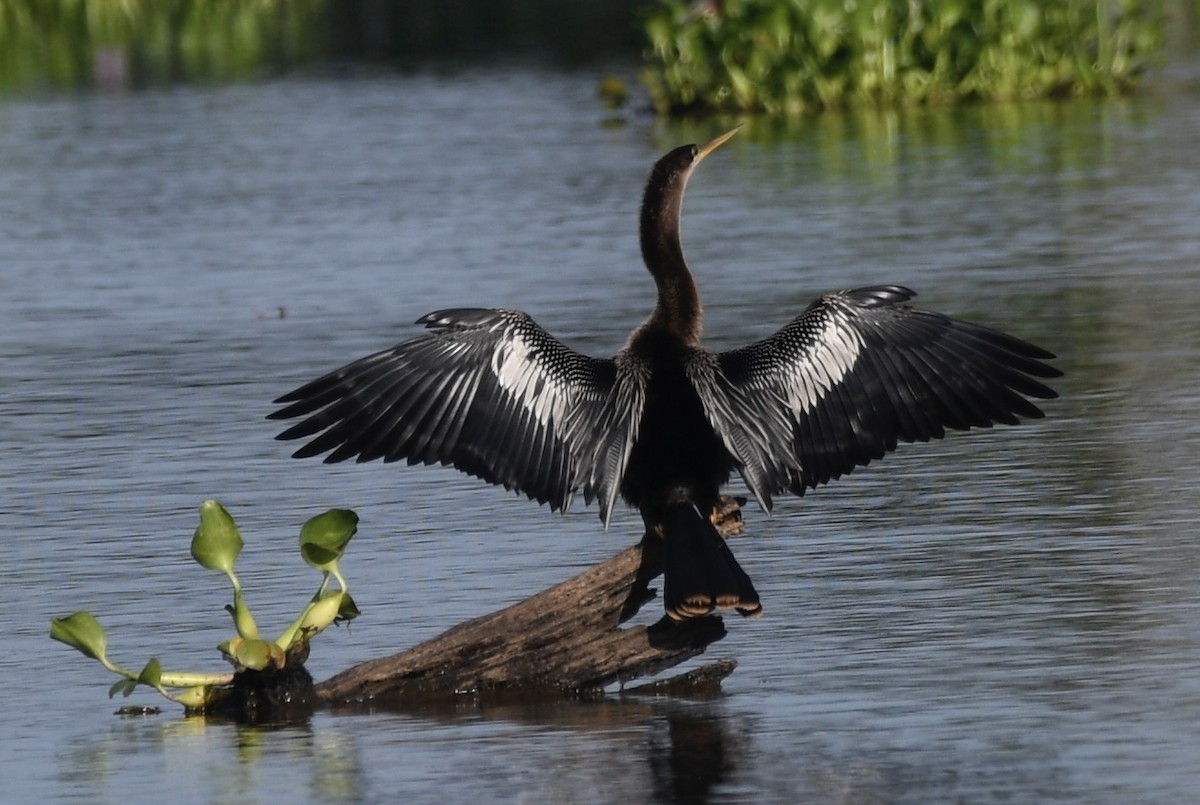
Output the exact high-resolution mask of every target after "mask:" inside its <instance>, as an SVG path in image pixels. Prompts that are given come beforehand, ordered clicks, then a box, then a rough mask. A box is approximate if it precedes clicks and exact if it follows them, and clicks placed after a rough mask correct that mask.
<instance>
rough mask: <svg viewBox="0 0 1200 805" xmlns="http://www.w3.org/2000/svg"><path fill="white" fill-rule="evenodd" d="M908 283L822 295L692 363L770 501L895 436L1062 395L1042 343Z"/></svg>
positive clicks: (1012, 417)
mask: <svg viewBox="0 0 1200 805" xmlns="http://www.w3.org/2000/svg"><path fill="white" fill-rule="evenodd" d="M914 295H915V294H914V293H913V292H912V291H910V290H909V289H907V288H902V287H900V286H895V285H881V286H873V287H869V288H859V289H857V290H852V291H841V292H839V293H834V294H829V295H827V296H823V297H821V298H820V299H818V300H817V301H815V302H814V303H813V304H812V305H810V306H809V307H808V309H807V310H805V311H804V312H803V313H801V314H800V315H799V316H797V317H796V318H795V319H793V320H792V321H791V322H790V323H789V324H787V325H786V326H785V327H783V328H782V329H781V330H779V331H778V332H776V333H775V334H774V335H771V336H769V337H767V338H765V339H763V340H761V341H758V342H756V343H754V344H751V345H750V346H747V347H744V348H742V349H736V350H732V351H729V352H724V353H720V354H713V353H710V352H698V353H696V355H695V356H694V357H693V359H692V361H691V364H690V365H689V368H688V372H689V376H690V377H691V379H692V382H693V384H694V385H695V387H696V390H697V393H698V394H699V395H700V398H701V400H702V401H703V404H704V407H705V411H706V413H707V415H708V418H709V421H710V422H711V423H712V425H713V428H714V429H715V430H716V431H717V433H719V434H720V435H721V438H722V439H723V440H724V442H725V446H726V448H727V449H728V450H729V452H730V453H731V454H732V455H733V456H734V458H735V460H736V461H737V464H738V469H739V471H740V472H741V474H742V477H743V478H744V479H745V481H746V483H747V484H748V485H749V487H750V489H751V490H752V491H753V492H754V494H755V496H756V497H757V498H758V500H759V502H760V504H762V506H763V507H764V508H765V509H767V510H769V509H770V507H771V496H772V495H773V494H775V493H777V492H781V491H784V490H790V491H792V492H794V493H796V494H798V495H802V494H804V491H805V490H806V489H808V488H811V487H814V486H817V485H818V484H822V483H825V482H827V481H829V480H831V479H833V478H837V477H839V476H841V475H844V474H845V473H848V472H850V471H851V470H853V469H854V468H855V467H856V466H862V465H865V464H867V463H869V462H870V461H872V460H873V459H877V458H881V457H882V456H883V455H884V454H885V453H887V452H889V451H891V450H894V449H896V445H897V442H899V441H903V442H913V441H927V440H929V439H937V438H941V437H942V436H943V435H944V433H945V429H946V428H952V429H958V430H965V429H968V428H972V427H990V426H991V425H993V424H997V423H1003V424H1010V425H1011V424H1016V423H1017V420H1018V417H1027V418H1037V417H1040V416H1042V412H1041V410H1040V409H1039V408H1038V407H1037V406H1036V405H1034V404H1033V403H1032V402H1030V401H1029V399H1027V398H1030V397H1033V398H1050V397H1055V396H1057V395H1056V394H1055V393H1054V391H1053V390H1051V389H1050V388H1048V387H1047V386H1045V385H1044V384H1042V383H1040V382H1039V381H1038V380H1036V379H1034V378H1047V377H1057V376H1059V375H1060V374H1061V372H1059V371H1058V370H1057V369H1055V368H1053V367H1051V366H1049V365H1047V364H1045V363H1043V362H1042V361H1043V360H1045V359H1047V358H1052V357H1054V356H1053V355H1052V354H1051V353H1049V352H1046V351H1045V350H1043V349H1040V348H1039V347H1036V346H1034V345H1032V344H1029V343H1026V342H1025V341H1022V340H1020V339H1018V338H1014V337H1012V336H1009V335H1006V334H1004V333H1000V332H997V331H995V330H991V329H989V328H986V327H982V326H980V325H976V324H971V323H969V322H964V321H960V320H957V319H952V318H949V317H947V316H943V315H941V314H938V313H931V312H928V311H922V310H915V309H913V308H911V307H910V306H908V305H907V304H905V303H907V302H908V300H909V299H910V298H912V297H913V296H914Z"/></svg>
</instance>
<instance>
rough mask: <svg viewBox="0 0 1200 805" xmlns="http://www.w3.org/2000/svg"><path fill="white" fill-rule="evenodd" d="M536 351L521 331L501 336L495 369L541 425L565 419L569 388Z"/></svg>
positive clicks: (499, 379) (501, 384)
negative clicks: (548, 369)
mask: <svg viewBox="0 0 1200 805" xmlns="http://www.w3.org/2000/svg"><path fill="white" fill-rule="evenodd" d="M535 357H536V353H535V352H534V350H533V348H532V347H531V345H530V344H529V342H528V341H526V340H525V338H524V336H523V334H522V333H520V332H513V334H512V338H510V339H508V340H500V341H498V342H497V343H496V349H495V351H494V352H493V353H492V371H493V372H495V374H496V380H497V381H498V382H499V384H500V387H501V388H503V389H504V390H505V391H507V392H508V393H509V394H511V395H512V396H513V397H514V398H515V399H516V400H517V402H518V403H519V404H520V406H521V407H522V408H524V409H525V410H526V411H528V412H529V413H530V414H531V415H532V416H533V418H534V419H536V420H537V421H538V423H539V424H540V425H543V426H545V425H550V424H551V423H552V422H555V421H557V422H562V421H563V417H564V416H565V415H566V410H567V389H565V388H562V387H561V385H560V383H559V381H558V378H557V377H555V376H553V375H552V374H550V373H547V372H546V371H545V370H544V368H543V367H541V366H539V365H538V363H537V361H536V360H535Z"/></svg>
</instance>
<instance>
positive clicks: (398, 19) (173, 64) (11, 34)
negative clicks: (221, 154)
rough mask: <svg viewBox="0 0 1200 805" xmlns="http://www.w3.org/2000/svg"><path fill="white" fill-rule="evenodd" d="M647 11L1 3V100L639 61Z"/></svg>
mask: <svg viewBox="0 0 1200 805" xmlns="http://www.w3.org/2000/svg"><path fill="white" fill-rule="evenodd" d="M644 2H645V0H610V1H609V2H603V3H597V2H595V1H594V0H508V1H507V2H502V1H501V0H395V1H394V2H392V1H390V0H0V91H14V90H30V89H35V90H36V89H74V88H79V87H89V86H102V87H113V88H116V87H143V86H153V85H160V84H170V83H175V82H181V81H230V80H245V79H253V78H258V77H261V76H264V75H272V74H279V73H283V72H286V71H288V70H291V69H294V68H295V67H297V66H299V65H305V64H311V63H313V62H315V61H320V60H330V59H332V60H341V61H374V62H388V63H394V64H402V65H403V64H411V63H419V62H426V61H431V60H439V59H456V60H464V59H477V58H486V57H492V56H497V55H508V54H522V55H525V54H530V55H534V56H538V55H544V56H545V57H546V58H547V59H549V60H553V61H555V62H557V63H568V64H570V63H581V62H595V61H598V60H603V59H613V58H619V59H621V60H624V61H627V62H632V61H633V60H634V59H636V56H637V53H638V50H639V48H640V47H641V45H642V39H641V32H640V30H639V29H638V26H637V24H636V15H635V9H636V8H637V7H638V6H639V5H641V4H643V3H644Z"/></svg>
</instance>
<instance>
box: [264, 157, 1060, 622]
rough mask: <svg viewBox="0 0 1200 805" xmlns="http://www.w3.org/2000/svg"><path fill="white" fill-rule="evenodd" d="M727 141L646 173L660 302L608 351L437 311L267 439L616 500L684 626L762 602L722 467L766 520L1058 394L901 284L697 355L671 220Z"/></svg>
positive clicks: (646, 238) (557, 503) (1008, 339)
mask: <svg viewBox="0 0 1200 805" xmlns="http://www.w3.org/2000/svg"><path fill="white" fill-rule="evenodd" d="M728 136H729V135H726V136H725V137H723V138H718V140H715V141H714V142H713V143H711V144H709V146H706V147H705V148H704V149H697V148H696V147H695V146H684V147H682V148H677V149H675V150H674V151H672V152H670V153H669V154H667V155H666V156H665V157H663V158H662V159H661V160H659V162H658V163H657V164H656V165H655V167H654V170H653V171H652V173H651V178H650V181H649V183H648V185H647V188H646V193H645V197H644V200H643V205H642V213H641V242H642V252H643V256H644V258H645V261H646V265H647V268H648V269H649V270H650V272H651V274H652V275H653V276H654V279H655V282H656V285H657V288H658V299H657V304H656V306H655V308H654V311H653V312H652V313H651V314H650V316H649V318H648V319H647V320H646V321H645V322H644V323H643V324H642V325H641V326H640V327H638V328H637V329H636V330H634V332H633V333H632V334H631V335H630V338H629V341H628V342H627V343H626V345H625V346H624V347H623V348H622V349H621V350H620V351H619V352H618V353H617V354H616V355H615V356H614V357H612V358H593V357H590V356H586V355H583V354H580V353H578V352H576V351H574V350H572V349H570V348H568V347H567V346H565V345H564V344H562V343H561V342H560V341H559V340H557V339H556V338H554V337H553V336H552V335H550V334H549V333H548V332H546V331H545V330H544V329H542V328H541V327H540V326H538V325H537V324H536V323H535V322H534V321H533V320H532V319H531V318H530V317H529V316H528V315H526V314H524V313H521V312H517V311H509V310H483V309H455V310H442V311H437V312H434V313H430V314H429V315H427V316H425V317H423V318H422V319H420V320H419V321H418V324H423V325H425V326H426V327H427V328H429V330H430V332H428V333H426V334H425V335H422V336H419V337H417V338H413V339H411V340H409V341H405V342H403V343H401V344H398V345H396V346H394V347H392V348H391V349H388V350H384V351H383V352H379V353H376V354H375V355H371V356H368V357H366V358H362V359H360V360H358V361H355V362H353V363H351V364H349V365H347V366H345V367H343V368H341V369H338V370H336V371H334V372H331V373H330V374H328V375H325V376H324V377H322V378H319V379H317V380H315V381H313V382H311V383H309V384H307V385H305V386H303V387H301V388H299V389H297V390H296V391H294V392H292V393H290V394H288V395H285V396H284V397H281V398H280V399H279V400H278V401H277V402H280V403H285V404H286V407H284V408H282V409H281V410H279V411H277V412H275V413H274V414H272V417H273V418H281V419H282V418H293V417H304V419H302V421H301V422H300V423H299V424H297V425H295V426H293V427H291V428H289V429H288V430H287V431H285V432H284V433H282V434H281V435H280V438H282V439H297V438H307V437H313V438H312V440H311V441H310V442H309V443H308V444H306V445H305V446H304V447H302V448H301V449H300V450H298V451H297V452H296V454H295V455H296V456H298V457H303V456H311V455H319V454H321V453H328V455H327V456H326V458H325V460H326V461H327V462H334V461H342V460H345V459H349V458H355V459H357V460H358V461H370V460H373V459H383V460H384V461H396V460H400V459H404V460H406V461H408V463H410V464H414V463H426V464H432V463H442V464H448V465H452V466H454V467H456V468H458V469H459V470H462V471H463V472H466V473H469V474H472V475H476V476H478V477H480V478H483V479H484V480H486V481H489V482H491V483H494V484H500V485H503V486H505V487H506V488H509V489H514V490H517V491H519V492H522V493H524V494H526V495H528V496H529V497H530V498H532V499H534V500H537V501H539V502H542V503H549V504H550V506H551V507H552V508H554V509H556V510H564V509H566V508H567V507H568V506H569V505H570V503H571V501H572V499H573V498H574V497H575V496H576V494H577V493H578V492H582V493H583V496H584V498H585V500H586V501H587V502H588V503H591V502H593V501H596V502H598V504H599V508H600V516H601V518H602V519H603V520H604V522H605V523H606V524H607V523H608V522H609V519H610V517H611V514H612V510H613V508H614V506H615V503H616V500H617V498H618V497H621V498H623V499H624V500H625V501H626V502H627V503H629V504H630V505H631V506H633V507H634V508H636V509H638V510H639V511H640V512H641V514H642V517H643V519H644V520H645V523H646V526H647V533H648V534H657V535H658V536H661V537H663V538H664V539H665V540H666V542H667V553H668V558H667V561H666V575H667V583H666V585H665V587H666V590H665V598H666V604H667V610H668V614H671V615H673V616H674V617H677V618H680V617H688V616H692V615H698V614H703V613H705V612H707V611H711V610H712V609H713V608H716V607H724V606H732V607H736V608H738V609H739V610H741V611H743V612H744V613H747V614H753V613H756V612H757V611H759V609H760V607H759V606H758V596H757V593H756V592H755V591H754V589H753V585H752V584H751V583H750V580H749V578H748V577H746V575H745V573H744V572H743V571H742V570H741V568H740V567H739V566H738V565H737V562H736V560H734V559H733V556H732V554H731V553H729V552H728V548H727V547H725V546H724V543H722V542H720V538H719V536H717V535H716V531H715V529H713V530H711V534H710V533H709V530H710V529H712V526H711V524H709V523H708V522H707V519H704V518H706V517H707V515H708V514H709V513H710V512H711V511H712V510H713V508H714V507H715V506H716V504H717V499H718V496H719V493H720V490H721V487H722V486H723V485H724V484H725V483H726V482H727V481H728V480H729V478H730V476H731V475H732V474H733V473H735V472H736V473H739V474H740V475H741V477H742V478H743V479H744V480H745V482H746V484H747V486H748V487H749V488H750V490H751V491H752V492H753V494H754V495H755V497H756V498H757V499H758V501H759V502H760V504H761V505H762V506H763V507H764V508H765V509H767V510H770V508H771V506H772V502H773V498H774V496H775V495H777V494H780V493H782V492H785V491H790V492H793V493H795V494H804V492H805V491H806V490H807V489H809V488H812V487H815V486H817V485H819V484H822V483H825V482H827V481H830V480H832V479H834V478H838V477H840V476H841V475H844V474H846V473H848V472H850V471H851V470H853V469H854V468H855V467H857V466H861V465H865V464H867V463H868V462H870V461H872V460H874V459H878V458H881V457H882V456H883V455H884V454H886V453H887V452H889V451H891V450H894V449H895V448H896V446H897V444H898V443H899V442H912V441H926V440H929V439H933V438H940V437H941V436H942V435H943V434H944V432H945V429H946V428H953V429H967V428H972V427H989V426H991V425H992V424H995V423H1003V424H1015V423H1016V422H1017V420H1018V417H1027V418H1036V417H1040V416H1041V415H1042V412H1041V411H1040V410H1039V409H1038V408H1037V407H1036V406H1035V405H1033V404H1032V403H1031V402H1029V400H1028V399H1027V398H1029V397H1034V398H1050V397H1054V396H1055V394H1054V392H1053V391H1052V390H1051V389H1049V388H1048V387H1046V386H1045V385H1044V384H1042V383H1041V382H1039V381H1038V380H1037V379H1035V378H1048V377H1054V376H1057V375H1058V374H1059V372H1058V371H1057V370H1055V369H1053V368H1052V367H1050V366H1048V365H1047V364H1045V363H1043V362H1042V361H1044V360H1046V359H1049V358H1052V357H1053V355H1052V354H1050V353H1049V352H1046V351H1045V350H1042V349H1040V348H1038V347H1035V346H1033V345H1031V344H1029V343H1026V342H1024V341H1022V340H1020V339H1017V338H1014V337H1012V336H1009V335H1005V334H1003V333H1000V332H997V331H995V330H991V329H988V328H985V327H982V326H979V325H975V324H970V323H967V322H963V321H959V320H955V319H951V318H948V317H946V316H943V315H941V314H937V313H931V312H927V311H920V310H915V309H913V308H911V307H910V306H909V305H908V304H907V303H908V302H909V300H910V299H911V298H912V297H913V296H914V294H913V292H912V291H910V290H908V289H906V288H902V287H900V286H891V285H886V286H874V287H869V288H860V289H856V290H848V291H841V292H838V293H834V294H829V295H826V296H823V297H821V298H819V299H818V300H816V301H815V302H813V303H812V304H811V305H810V306H809V307H808V308H807V309H806V310H805V311H804V312H802V313H801V314H800V315H799V316H797V317H796V318H795V319H793V320H792V321H791V322H790V323H788V324H787V325H785V326H784V327H783V328H782V329H780V330H779V331H777V332H776V333H774V334H773V335H771V336H768V337H767V338H764V339H762V340H761V341H758V342H756V343H754V344H750V345H748V346H745V347H742V348H740V349H735V350H731V351H727V352H721V353H714V352H710V351H708V350H706V349H704V348H703V347H702V346H701V343H700V322H701V305H700V297H699V292H698V291H697V289H696V286H695V283H694V282H693V280H692V277H691V273H690V271H689V270H688V268H687V264H686V262H685V261H684V258H683V251H682V247H681V245H680V238H679V218H680V216H679V213H680V206H681V201H682V197H683V190H684V187H685V186H686V183H687V180H688V178H689V176H690V175H691V172H692V170H693V169H694V167H695V165H696V164H698V163H699V161H700V160H701V159H702V158H703V157H704V156H705V155H707V154H708V153H710V152H711V151H712V150H713V149H715V148H716V146H718V145H720V144H721V143H722V142H724V140H725V139H727V138H728ZM714 539H715V540H716V542H713V540H714ZM672 541H674V542H675V548H674V550H673V549H672ZM718 545H719V548H718V547H714V546H718ZM718 554H719V555H718ZM726 554H727V556H726ZM707 560H711V562H709V561H707ZM706 567H707V568H708V571H707V573H706V571H705V568H706ZM693 569H698V570H697V572H692V570H693Z"/></svg>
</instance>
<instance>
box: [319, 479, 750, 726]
mask: <svg viewBox="0 0 1200 805" xmlns="http://www.w3.org/2000/svg"><path fill="white" fill-rule="evenodd" d="M743 502H744V501H741V500H736V499H733V498H728V499H725V500H724V501H723V505H722V506H721V507H720V508H719V509H718V510H717V511H716V512H714V514H713V519H714V522H716V524H717V527H718V529H719V530H721V532H722V534H724V535H725V536H728V535H730V534H733V533H738V532H740V531H741V511H740V509H741V503H743ZM661 563H662V557H661V543H660V541H659V540H657V539H655V538H651V537H647V538H646V539H644V540H643V541H642V543H641V544H639V545H636V546H634V547H632V548H629V549H627V550H625V551H622V552H621V553H619V554H617V555H616V556H614V557H613V558H611V559H609V560H608V561H606V562H604V563H603V564H600V565H598V566H596V567H594V568H592V569H590V570H588V571H586V572H584V573H581V574H580V575H578V576H576V577H574V578H572V579H569V580H568V581H565V582H563V583H562V584H559V585H557V586H555V587H552V588H550V589H548V590H545V591H544V592H541V593H538V594H537V595H535V596H533V597H532V598H528V599H526V600H524V601H522V602H520V603H518V604H514V605H512V606H510V607H507V608H505V609H502V610H500V611H498V612H494V613H492V614H490V615H485V616H483V617H480V618H476V619H474V620H471V621H467V622H465V623H462V624H460V625H458V626H455V627H454V628H452V629H450V630H448V631H446V632H444V633H443V634H441V635H439V636H438V637H435V638H433V639H432V640H429V641H426V642H424V643H421V644H419V645H417V646H414V647H413V648H411V649H408V650H407V651H403V652H401V653H399V654H395V655H393V656H391V657H384V658H382V659H377V660H370V661H367V662H364V663H361V664H359V665H356V666H354V667H353V668H350V669H348V670H346V671H343V672H342V673H340V674H337V675H336V676H334V677H332V678H330V679H328V680H326V681H325V682H321V683H320V684H318V685H317V686H316V693H317V696H318V698H319V699H320V700H321V701H323V702H325V703H326V704H331V705H337V704H343V703H356V702H364V701H368V700H369V701H371V702H375V703H380V704H386V703H394V704H403V703H404V701H405V700H410V701H415V700H417V699H425V698H428V697H430V696H436V695H441V694H445V695H452V694H456V693H484V694H486V693H502V692H505V691H521V690H533V689H543V690H545V689H554V690H558V691H567V692H582V691H594V690H598V689H600V688H603V687H604V686H605V685H608V684H610V683H613V682H621V683H624V682H626V681H628V680H631V679H635V678H638V677H644V676H650V675H653V674H656V673H658V672H660V671H662V670H664V669H666V668H670V667H672V666H675V665H677V664H679V663H681V662H683V661H685V660H687V659H690V658H691V657H695V656H696V655H698V654H700V653H702V652H703V651H704V650H705V649H706V648H707V647H708V646H709V645H710V644H711V643H713V642H715V641H717V640H720V639H721V638H722V637H724V636H725V626H724V622H723V621H722V619H721V618H720V617H718V616H716V615H709V616H706V617H702V618H694V619H691V620H687V621H684V622H682V623H674V622H671V621H669V620H667V619H666V618H664V619H663V620H661V621H659V622H658V623H656V624H654V625H652V626H648V627H647V626H633V627H625V628H622V627H621V623H622V622H624V621H625V620H627V619H628V618H629V617H630V616H632V615H633V614H634V613H635V612H637V610H638V608H639V607H640V606H641V605H642V604H643V603H645V602H646V601H648V600H650V599H651V598H653V597H654V593H653V592H652V591H651V590H650V589H649V587H648V583H649V582H650V580H652V579H653V578H654V577H655V576H657V575H658V574H659V573H660V572H661V569H662V564H661ZM733 667H734V663H732V662H728V661H727V662H724V663H717V664H715V665H713V666H710V667H707V668H705V669H701V670H700V671H694V672H692V673H691V674H685V675H683V676H681V677H677V678H675V679H674V680H672V681H671V682H672V684H670V685H668V686H667V687H664V688H658V689H657V690H659V691H663V692H665V691H668V690H669V691H672V692H679V691H681V690H686V689H690V688H694V689H695V690H696V691H697V692H703V691H707V690H711V689H712V688H713V686H714V684H715V685H719V684H720V679H721V678H723V677H724V676H727V675H728V674H729V673H730V672H732V670H733ZM655 691H656V689H655V688H653V687H645V688H644V692H655Z"/></svg>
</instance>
